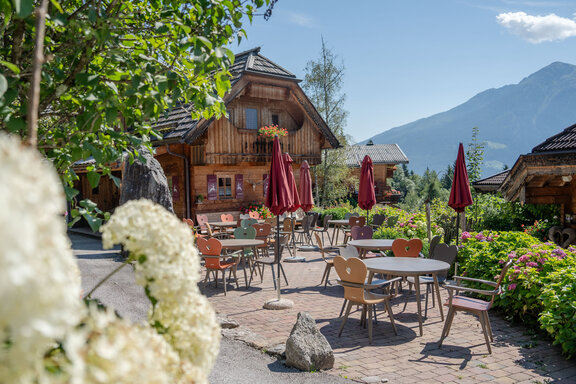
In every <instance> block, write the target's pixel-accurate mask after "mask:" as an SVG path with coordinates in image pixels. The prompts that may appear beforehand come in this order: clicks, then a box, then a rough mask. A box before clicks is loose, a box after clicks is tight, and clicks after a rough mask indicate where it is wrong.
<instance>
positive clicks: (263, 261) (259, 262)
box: [248, 235, 289, 289]
mask: <svg viewBox="0 0 576 384" xmlns="http://www.w3.org/2000/svg"><path fill="white" fill-rule="evenodd" d="M288 239H289V237H288V236H286V235H282V236H280V244H279V250H278V254H276V250H274V256H273V257H271V256H270V257H261V258H259V259H256V260H254V265H253V266H252V271H251V272H250V283H248V286H250V284H252V277H253V275H254V269H256V268H260V266H262V271H261V273H260V282H262V281H264V273H263V272H264V268H265V267H266V265H269V266H270V269H272V279H273V280H274V289H276V275H275V274H274V265H277V266H278V268H279V269H280V272H282V276H284V281H285V282H286V285H288V278H287V277H286V273H285V272H284V268H283V267H282V253H283V251H284V247H285V246H286V244H287V242H288ZM258 270H259V271H260V269H258ZM278 283H280V282H278Z"/></svg>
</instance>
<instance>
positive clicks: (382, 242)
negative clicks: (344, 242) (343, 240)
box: [348, 239, 394, 259]
mask: <svg viewBox="0 0 576 384" xmlns="http://www.w3.org/2000/svg"><path fill="white" fill-rule="evenodd" d="M393 242H394V240H388V239H359V240H350V241H349V242H348V244H350V245H353V246H354V247H356V248H358V255H359V256H360V258H362V259H363V258H364V256H365V255H366V253H367V252H368V251H386V250H389V249H392V243H393Z"/></svg>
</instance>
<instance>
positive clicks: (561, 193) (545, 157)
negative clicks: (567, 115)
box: [500, 124, 576, 222]
mask: <svg viewBox="0 0 576 384" xmlns="http://www.w3.org/2000/svg"><path fill="white" fill-rule="evenodd" d="M500 191H501V192H502V195H503V196H504V198H506V199H507V200H511V201H520V202H521V203H524V202H525V203H531V204H558V205H560V208H561V212H562V216H561V217H562V219H563V220H564V219H565V218H566V217H567V218H569V221H571V222H572V221H573V220H572V217H574V219H576V216H575V214H576V124H574V125H572V126H570V127H568V128H566V129H565V130H564V131H562V132H560V133H559V134H557V135H554V136H552V137H549V138H548V139H546V140H545V141H544V142H543V143H541V144H539V145H537V146H536V147H534V148H533V149H532V152H531V153H528V154H526V155H521V156H520V157H519V158H518V160H517V161H516V163H515V164H514V166H513V167H512V169H510V172H509V174H508V176H507V177H506V179H505V180H504V181H503V182H502V185H501V187H500Z"/></svg>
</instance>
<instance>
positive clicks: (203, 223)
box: [196, 215, 208, 233]
mask: <svg viewBox="0 0 576 384" xmlns="http://www.w3.org/2000/svg"><path fill="white" fill-rule="evenodd" d="M196 222H197V223H198V226H199V227H200V233H207V230H206V223H207V222H208V216H206V215H196Z"/></svg>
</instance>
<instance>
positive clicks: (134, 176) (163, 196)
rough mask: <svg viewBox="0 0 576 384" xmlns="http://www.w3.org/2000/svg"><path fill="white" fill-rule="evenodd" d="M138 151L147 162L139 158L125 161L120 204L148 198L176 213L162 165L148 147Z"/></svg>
mask: <svg viewBox="0 0 576 384" xmlns="http://www.w3.org/2000/svg"><path fill="white" fill-rule="evenodd" d="M138 152H139V153H140V154H141V155H142V157H143V158H144V159H145V162H142V161H140V160H138V159H135V160H134V162H133V163H132V164H130V161H129V159H126V160H125V162H124V172H123V174H122V191H121V193H120V205H122V204H124V203H125V202H127V201H129V200H137V199H142V198H146V199H148V200H152V201H153V202H155V203H158V204H160V205H161V206H163V207H164V208H166V209H167V210H169V211H170V212H172V213H174V208H173V206H172V191H171V190H170V187H169V186H168V180H167V179H166V175H165V174H164V170H163V169H162V166H161V165H160V163H159V162H158V160H156V159H155V158H154V156H152V155H151V154H150V152H149V151H148V150H147V149H146V148H139V149H138Z"/></svg>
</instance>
